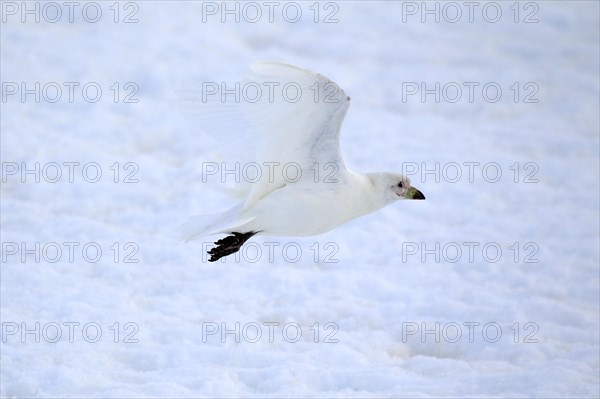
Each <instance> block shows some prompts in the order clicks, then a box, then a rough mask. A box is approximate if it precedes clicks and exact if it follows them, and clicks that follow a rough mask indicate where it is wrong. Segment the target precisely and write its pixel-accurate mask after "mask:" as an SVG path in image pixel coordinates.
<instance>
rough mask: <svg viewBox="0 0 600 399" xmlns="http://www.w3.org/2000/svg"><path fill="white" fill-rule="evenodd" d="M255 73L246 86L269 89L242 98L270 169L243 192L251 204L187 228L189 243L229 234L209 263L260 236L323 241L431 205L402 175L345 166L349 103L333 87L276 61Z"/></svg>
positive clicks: (198, 219)
mask: <svg viewBox="0 0 600 399" xmlns="http://www.w3.org/2000/svg"><path fill="white" fill-rule="evenodd" d="M251 69H252V71H253V72H254V75H253V76H252V77H251V79H250V80H247V81H246V83H248V82H251V84H250V85H245V86H244V87H249V88H251V89H252V88H259V89H263V90H262V95H261V96H259V98H258V100H256V101H255V98H254V97H252V98H250V97H251V96H250V95H247V96H245V97H247V98H244V99H242V102H244V104H243V108H244V110H243V117H244V118H245V119H246V120H247V121H248V122H249V123H250V124H251V125H252V126H254V128H255V131H256V136H255V137H254V139H255V140H257V146H256V147H257V149H256V152H255V154H254V159H253V161H254V162H255V165H259V166H265V168H264V169H263V170H262V171H261V172H262V173H261V175H260V178H258V179H256V181H254V182H253V183H252V184H249V185H246V186H242V190H243V194H244V196H245V200H244V201H242V202H240V203H238V204H237V205H235V206H234V207H233V208H230V209H229V210H227V211H225V212H223V213H220V214H216V215H205V216H195V217H192V218H191V219H190V221H189V222H188V223H187V224H186V225H184V229H183V238H184V239H185V240H186V241H189V240H193V239H196V238H198V237H200V236H203V235H207V234H228V235H229V236H228V237H225V238H223V239H221V240H218V241H216V242H215V244H216V247H214V248H212V249H211V250H209V251H208V253H209V254H210V255H211V258H210V260H209V261H211V262H214V261H216V260H218V259H220V258H221V257H224V256H227V255H230V254H233V253H235V252H237V251H238V250H239V249H240V248H241V246H242V245H243V244H244V243H245V242H246V241H247V240H248V239H249V238H250V237H252V236H253V235H255V234H258V235H265V236H312V235H317V234H321V233H325V232H327V231H330V230H332V229H334V228H336V227H337V226H339V225H341V224H343V223H346V222H348V221H350V220H352V219H355V218H357V217H359V216H362V215H366V214H368V213H371V212H374V211H376V210H378V209H380V208H382V207H384V206H386V205H388V204H390V203H392V202H394V201H396V200H399V199H425V196H424V195H423V194H422V193H421V192H420V191H419V190H417V189H416V188H414V187H412V186H411V185H410V180H409V179H408V178H406V177H404V176H402V175H401V174H397V173H357V172H353V171H351V170H350V169H348V168H347V167H346V165H345V164H344V159H343V157H342V154H341V153H340V140H339V135H340V129H341V126H342V122H343V120H344V117H345V115H346V112H347V111H348V108H349V106H350V97H348V96H347V95H346V93H345V92H344V91H343V90H342V89H340V88H339V86H338V85H337V84H335V83H334V82H333V81H331V80H330V79H328V78H326V77H325V76H323V75H320V74H317V73H314V72H311V71H308V70H305V69H301V68H298V67H295V66H292V65H287V64H282V63H276V62H260V63H256V64H253V65H252V66H251ZM298 88H300V90H298ZM284 89H285V91H284ZM244 100H245V101H244ZM288 165H290V166H293V168H292V167H289V168H287V169H286V166H288ZM266 166H268V167H269V168H270V170H267V167H266ZM285 170H287V172H288V173H287V174H288V175H293V176H287V175H286V173H284V171H285ZM290 170H291V171H293V173H291V172H290ZM267 172H269V173H267ZM271 172H273V173H271Z"/></svg>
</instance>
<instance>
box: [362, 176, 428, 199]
mask: <svg viewBox="0 0 600 399" xmlns="http://www.w3.org/2000/svg"><path fill="white" fill-rule="evenodd" d="M371 180H372V181H373V183H374V184H375V185H376V186H379V187H378V188H379V190H383V191H384V196H385V198H386V199H387V201H389V202H391V201H395V200H399V199H411V200H424V199H425V196H424V195H423V193H422V192H421V191H419V190H418V189H417V188H415V187H413V186H412V185H411V184H410V179H409V178H408V177H405V176H403V175H401V174H398V173H375V174H372V175H371Z"/></svg>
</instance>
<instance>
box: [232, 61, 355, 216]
mask: <svg viewBox="0 0 600 399" xmlns="http://www.w3.org/2000/svg"><path fill="white" fill-rule="evenodd" d="M251 70H252V74H251V75H250V76H249V77H248V78H247V79H246V80H245V81H244V84H243V86H242V87H243V90H242V98H241V99H240V101H242V103H243V104H242V105H243V106H242V107H241V108H242V113H243V116H244V118H245V119H246V120H247V121H248V122H249V123H250V124H251V125H252V126H253V128H254V129H253V130H254V131H255V132H256V135H257V137H256V140H258V143H257V146H256V162H257V163H258V165H259V166H260V167H261V171H262V176H261V177H260V179H259V180H258V181H257V182H256V183H254V184H252V187H251V189H250V192H249V195H248V197H247V198H246V202H245V204H244V207H245V208H247V207H249V206H251V205H252V204H254V203H255V202H256V201H258V200H259V199H261V198H263V197H264V196H265V195H267V194H268V193H270V192H271V191H273V190H275V189H277V188H280V187H282V186H284V185H285V184H286V183H288V182H289V181H291V180H294V179H295V176H296V174H297V171H298V170H303V171H304V173H306V172H308V170H309V168H311V167H312V168H313V170H314V168H315V167H323V165H324V164H326V163H330V162H334V163H336V164H337V165H336V166H337V168H338V170H340V171H341V170H343V169H345V164H344V161H343V158H342V155H341V153H340V141H339V135H340V129H341V125H342V121H343V119H344V116H345V115H346V112H347V110H348V107H349V106H350V97H348V96H347V95H346V93H344V91H343V90H342V89H341V88H340V87H339V86H338V85H337V84H336V83H334V82H333V81H331V80H330V79H328V78H326V77H325V76H323V75H320V74H318V73H314V72H311V71H308V70H305V69H301V68H298V67H294V66H292V65H286V64H282V63H276V62H260V63H255V64H253V65H252V66H251ZM315 164H317V165H315Z"/></svg>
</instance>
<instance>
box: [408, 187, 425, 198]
mask: <svg viewBox="0 0 600 399" xmlns="http://www.w3.org/2000/svg"><path fill="white" fill-rule="evenodd" d="M406 198H408V199H413V200H424V199H425V196H424V195H423V193H422V192H420V191H419V190H417V189H416V188H414V187H410V188H409V189H408V190H406Z"/></svg>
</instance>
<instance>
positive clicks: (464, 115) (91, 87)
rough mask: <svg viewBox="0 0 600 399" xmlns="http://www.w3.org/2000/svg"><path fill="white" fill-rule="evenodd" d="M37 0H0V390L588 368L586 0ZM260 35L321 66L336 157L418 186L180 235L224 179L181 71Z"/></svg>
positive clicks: (251, 43) (320, 391) (513, 388)
mask: <svg viewBox="0 0 600 399" xmlns="http://www.w3.org/2000/svg"><path fill="white" fill-rule="evenodd" d="M44 4H46V3H42V2H40V3H35V2H9V1H3V2H2V3H0V7H2V23H1V25H0V28H1V39H0V48H1V81H2V102H1V107H2V109H1V125H0V127H1V134H2V138H1V157H2V181H1V182H0V184H1V185H2V186H1V188H2V189H1V200H2V202H1V233H2V237H1V241H2V263H1V306H0V310H1V321H2V341H1V388H0V392H1V395H2V397H102V398H108V397H282V396H283V397H424V398H426V397H544V398H547V397H598V396H600V392H599V358H600V353H599V351H600V349H599V299H600V298H599V286H600V282H599V280H600V278H599V257H600V255H599V231H600V226H599V219H600V215H599V201H600V199H599V138H600V133H599V132H600V128H599V119H600V118H599V115H598V114H599V109H600V104H599V90H600V88H599V75H598V71H599V69H600V66H599V31H600V29H599V3H598V2H593V1H582V2H577V1H573V2H555V1H538V2H529V3H525V2H521V3H513V2H499V3H494V4H495V5H494V4H492V5H490V4H491V3H487V2H481V3H477V4H478V6H477V7H475V8H474V9H473V12H472V22H471V21H469V17H470V12H469V8H467V6H464V5H463V2H457V3H452V4H454V5H450V6H448V4H450V3H436V2H428V3H426V4H424V3H422V2H371V1H369V2H365V1H352V2H328V3H327V2H321V3H317V4H316V6H315V4H314V2H296V3H293V4H292V3H289V2H279V3H277V4H278V6H277V7H275V8H274V9H273V14H272V19H273V22H270V21H269V18H270V15H269V10H270V9H269V8H268V7H270V6H269V5H267V4H265V3H264V2H256V3H252V4H254V5H251V6H247V4H249V3H235V2H230V3H228V7H229V9H230V10H234V11H233V12H234V13H235V9H236V8H235V7H238V9H239V13H240V20H239V22H236V21H235V15H232V14H223V15H221V14H222V13H221V11H222V10H220V8H221V7H223V5H222V3H221V2H214V3H211V2H208V3H201V2H194V1H189V2H162V1H152V2H150V1H139V2H129V3H125V2H121V3H114V2H97V3H94V4H96V5H97V6H98V7H99V8H100V10H101V12H102V14H101V17H100V18H99V20H98V21H97V22H95V23H92V22H91V20H93V19H94V18H95V11H97V10H96V6H94V5H91V6H89V4H90V3H85V2H83V3H78V4H79V5H78V6H76V7H75V8H74V10H73V21H72V22H70V21H69V17H70V15H69V8H68V6H66V5H64V3H62V2H57V3H54V4H56V5H57V6H54V5H51V6H44ZM115 4H116V6H115ZM236 4H237V6H236ZM290 4H292V5H290ZM294 4H295V5H294ZM515 4H516V6H515ZM86 5H88V6H87V8H86ZM424 6H427V7H429V9H431V10H434V11H433V12H434V13H435V10H436V9H437V10H438V11H439V22H436V21H435V18H436V15H435V14H424V13H423V10H422V7H424ZM23 7H28V9H29V10H34V11H32V12H33V13H34V14H27V13H23V9H22V8H23ZM35 7H37V10H38V11H39V13H40V20H39V22H36V21H35V12H36V11H35V10H36V8H35ZM56 7H58V11H59V12H61V14H60V19H59V20H58V21H56V22H52V20H54V19H56V18H57V8H56ZM252 7H254V8H252ZM286 7H287V8H286ZM296 7H299V8H300V9H301V12H302V14H301V16H300V18H299V19H298V21H296V22H289V21H292V20H294V18H295V15H296V14H295V11H296ZM457 7H458V8H457ZM494 7H496V8H497V7H499V8H500V10H501V12H502V14H501V16H500V17H499V20H498V21H496V22H491V21H492V20H493V19H494V18H495V16H496V14H495V11H497V9H496V8H494ZM511 7H512V8H511ZM84 8H85V10H86V12H87V14H84V15H82V10H83V9H84ZM284 8H285V10H286V11H287V14H286V18H287V19H288V20H289V21H286V19H285V18H283V16H282V10H283V9H284ZM116 10H118V11H119V13H118V15H117V14H115V12H116ZM215 10H216V13H213V12H215ZM257 10H258V11H260V12H261V14H260V16H259V17H258V16H257V15H259V14H256V11H257ZM317 10H318V11H319V13H318V15H317V14H316V13H315V12H316V11H317ZM483 10H485V12H486V13H487V14H485V18H484V16H483V15H484V14H483V13H482V12H483ZM517 10H518V11H519V12H518V14H516V11H517ZM457 11H460V13H461V14H460V18H459V20H458V21H456V22H450V20H455V19H456V18H458V17H457V14H456V12H457ZM126 17H129V18H130V19H131V18H134V19H137V22H135V21H131V22H133V23H124V19H126ZM222 17H223V18H225V22H222V21H221V19H222ZM115 18H116V20H117V22H116V23H115V22H114V20H115ZM315 18H316V19H317V21H318V22H315ZM326 18H327V19H328V21H329V22H330V23H325V21H324V20H325V19H326ZM423 18H424V19H425V22H422V19H423ZM515 18H516V19H517V21H518V22H515ZM23 19H24V20H25V22H23ZM256 19H257V20H256ZM254 20H256V21H255V22H252V21H254ZM335 20H337V22H336V21H335ZM526 20H527V21H529V22H530V23H525V21H526ZM536 20H537V22H536ZM259 60H277V61H282V62H286V63H291V64H294V65H298V66H300V67H303V68H308V69H311V70H314V71H317V72H319V73H322V74H323V75H325V76H327V77H329V78H331V79H332V80H334V81H335V82H336V83H338V84H339V85H340V86H341V87H342V88H343V89H344V90H345V92H346V93H348V95H349V96H350V97H351V98H352V105H351V107H350V109H349V111H348V114H347V117H346V120H345V122H344V125H343V128H342V136H341V141H342V143H341V145H342V151H343V153H344V157H345V161H346V162H347V164H348V166H349V167H351V168H352V169H354V170H359V171H365V172H366V171H390V172H404V173H407V172H411V173H412V175H411V176H410V178H411V181H412V183H413V184H414V185H415V186H416V187H418V188H419V189H420V190H421V191H422V192H423V193H424V194H425V196H426V197H427V200H426V201H400V202H397V203H395V204H392V205H390V206H388V207H387V208H384V209H383V210H381V211H379V212H377V213H374V214H372V215H369V216H366V217H362V218H359V219H356V220H354V221H352V222H350V223H348V224H346V225H343V226H341V227H339V228H337V229H335V230H334V231H331V232H329V233H326V234H324V235H320V236H316V237H307V238H302V239H297V238H286V237H281V238H276V239H273V238H268V237H257V238H254V237H253V238H252V239H251V240H250V241H249V242H248V243H247V244H246V246H247V250H246V251H245V252H243V251H242V253H241V254H240V256H239V257H238V258H235V257H229V258H227V259H226V260H225V261H223V262H221V261H219V262H215V263H208V262H207V256H206V254H205V252H206V248H207V246H208V243H203V242H200V241H195V242H190V243H184V242H182V241H181V240H180V239H179V238H178V228H179V227H180V226H181V224H182V223H184V222H185V221H186V220H187V219H188V217H189V216H190V215H195V214H206V213H216V212H220V211H222V210H224V209H227V208H228V207H230V206H231V205H232V204H233V203H232V202H230V201H228V200H227V196H226V195H225V194H226V193H225V192H224V190H222V188H223V187H225V186H228V184H222V183H221V181H220V174H216V175H213V174H211V173H209V170H207V166H209V165H210V166H211V167H212V166H214V165H215V164H216V165H220V162H221V160H222V159H224V158H222V157H224V156H225V155H223V154H221V153H220V152H219V146H217V145H216V142H215V140H211V139H210V137H211V136H215V132H214V131H211V129H210V126H211V125H210V124H208V123H205V122H203V120H202V118H200V117H198V116H197V115H195V114H194V113H193V112H189V110H188V109H187V108H186V104H184V103H182V102H181V101H180V98H181V97H180V94H179V93H180V91H181V90H182V89H186V88H191V87H192V86H193V85H198V83H199V82H216V83H218V84H220V83H221V82H227V84H228V85H229V86H228V87H233V85H234V83H235V82H236V81H239V80H240V79H241V78H242V77H243V76H244V73H245V71H246V70H247V68H248V66H249V65H250V64H252V63H253V62H255V61H259ZM36 82H39V83H40V86H39V90H36V86H35V84H36ZM52 82H54V83H52ZM69 82H75V83H76V84H77V85H75V83H69ZM129 82H130V84H129V85H128V83H129ZM436 82H439V83H440V85H439V91H437V94H438V95H439V102H436V98H435V96H436V93H435V91H436V90H435V84H436ZM515 82H516V85H515ZM91 83H93V84H91ZM115 83H117V86H115ZM421 83H424V84H425V85H426V86H425V87H424V89H426V90H430V93H429V94H426V96H425V98H424V99H425V101H421V94H422V90H421V89H422V87H421ZM22 84H24V86H23V85H22ZM86 84H87V86H86ZM69 85H71V86H69ZM486 85H487V86H486ZM84 86H85V87H86V90H87V92H86V94H85V95H87V97H84V95H83V94H82V89H83V88H84ZM57 87H58V88H59V89H60V90H61V92H62V96H61V97H60V99H58V101H56V102H52V101H53V99H55V98H56V97H57ZM69 87H73V98H72V101H70V99H69V89H68V88H69ZM98 87H100V88H101V90H102V94H101V96H100V98H99V100H98V101H97V102H91V101H88V100H90V99H94V97H95V90H96V89H97V88H98ZM469 87H472V88H473V97H472V101H470V99H469ZM484 87H485V90H487V92H486V93H485V95H486V96H487V97H484V94H482V90H483V89H484ZM498 87H499V88H500V89H501V90H502V92H501V97H500V98H499V99H498V101H496V102H492V101H491V99H494V100H495V99H496V97H497V96H496V92H495V90H497V89H498ZM457 88H458V89H461V91H462V95H461V97H460V98H458V99H457ZM23 89H25V90H30V92H29V94H25V95H24V98H22V94H23ZM136 89H139V90H137V91H136ZM415 90H418V92H417V93H416V94H410V93H412V92H414V91H415ZM36 92H37V94H39V95H40V98H39V102H37V101H36V98H35V96H36ZM116 94H118V98H115V95H116ZM127 96H129V97H128V99H129V100H131V99H136V100H138V101H137V102H136V103H129V102H125V101H124V100H125V99H126V97H127ZM455 99H456V101H455V102H453V101H454V100H455ZM115 100H117V101H116V102H115ZM532 100H537V101H536V102H532ZM221 133H222V135H223V137H227V136H226V135H227V132H220V133H219V134H221ZM230 144H231V146H232V147H235V143H234V142H230ZM242 150H243V149H242ZM242 153H243V151H242ZM240 159H241V158H240ZM470 162H474V163H478V164H472V163H470ZM36 163H39V169H38V171H36V169H35V168H36ZM75 163H78V164H75ZM69 165H70V166H69ZM469 165H472V172H473V173H472V176H469V172H470V169H469V167H470V166H469ZM84 166H86V169H85V171H84ZM70 167H71V168H72V171H73V174H72V176H69V172H70V169H69V168H70ZM436 167H437V168H438V169H437V170H438V173H437V175H436V172H435V171H434V172H429V173H428V174H424V173H423V170H424V169H425V168H427V169H428V170H435V168H436ZM24 168H27V169H29V170H30V173H27V174H23V173H22V172H23V169H24ZM415 168H417V169H418V171H415ZM457 170H458V172H460V173H461V175H460V176H458V177H457ZM57 171H58V172H60V173H61V175H60V176H59V177H57V175H56V174H57ZM97 171H100V172H101V173H102V175H101V176H100V177H99V180H98V181H97V182H95V183H93V182H88V181H87V180H90V181H91V180H95V173H96V172H97ZM116 171H118V172H119V173H118V175H117V173H116ZM211 171H212V169H211ZM498 171H499V172H501V173H502V174H501V176H500V177H499V180H498V181H497V182H493V181H495V180H496V172H498ZM327 172H328V171H327V170H321V173H327ZM517 172H518V173H517ZM70 177H72V182H71V181H70ZM224 177H225V179H224V180H226V183H230V180H231V179H232V178H234V176H232V175H225V176H224ZM36 178H39V182H36ZM86 179H87V180H86ZM54 180H57V181H56V182H52V181H54ZM115 181H117V182H115ZM136 181H137V182H136ZM204 181H205V182H204ZM216 238H218V237H216ZM36 245H38V247H36ZM69 248H72V249H73V251H72V254H71V253H70V251H69ZM84 249H85V250H84ZM97 249H100V250H101V251H102V252H101V254H99V255H96V253H95V251H96V250H97ZM469 249H472V251H469ZM484 249H485V250H484ZM498 249H500V250H501V251H502V252H501V254H497V251H498ZM458 251H460V252H458ZM70 255H72V258H71V257H70ZM36 257H37V258H38V259H36ZM134 261H137V262H134ZM36 323H38V324H36ZM236 323H239V324H236ZM277 323H278V324H277ZM316 323H318V324H316ZM236 328H237V331H236ZM225 329H226V330H227V331H224V330H225ZM224 332H225V334H224ZM258 332H260V333H261V335H258V334H257V333H258ZM299 332H301V334H302V335H301V336H300V337H297V335H298V333H299ZM317 333H318V334H317ZM99 334H101V335H99ZM459 334H460V335H459ZM36 341H38V342H36Z"/></svg>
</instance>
